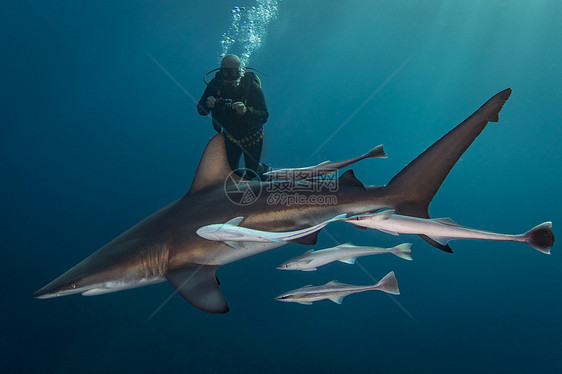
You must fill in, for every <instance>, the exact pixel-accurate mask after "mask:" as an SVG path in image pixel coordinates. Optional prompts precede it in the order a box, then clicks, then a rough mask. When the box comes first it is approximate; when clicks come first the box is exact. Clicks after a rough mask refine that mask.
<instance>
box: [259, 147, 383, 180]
mask: <svg viewBox="0 0 562 374" xmlns="http://www.w3.org/2000/svg"><path fill="white" fill-rule="evenodd" d="M371 157H373V158H386V157H387V156H386V153H384V150H383V146H382V144H381V145H378V146H376V147H375V148H373V149H371V150H370V151H369V152H367V153H365V154H364V155H363V156H359V157H355V158H350V159H349V160H344V161H336V162H330V161H324V162H321V163H319V164H318V165H315V166H308V167H304V168H293V169H276V170H271V171H268V172H267V173H264V174H263V175H265V176H267V177H269V178H273V179H283V180H297V179H307V178H314V177H322V176H326V175H330V174H333V173H335V172H336V171H338V170H340V169H343V168H345V167H347V166H349V165H352V164H354V163H356V162H358V161H361V160H364V159H366V158H371Z"/></svg>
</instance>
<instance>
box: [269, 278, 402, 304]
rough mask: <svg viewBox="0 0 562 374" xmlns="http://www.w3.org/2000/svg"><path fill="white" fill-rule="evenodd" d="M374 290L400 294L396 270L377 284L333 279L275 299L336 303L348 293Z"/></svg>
mask: <svg viewBox="0 0 562 374" xmlns="http://www.w3.org/2000/svg"><path fill="white" fill-rule="evenodd" d="M372 290H377V291H383V292H385V293H388V294H391V295H400V290H399V289H398V280H397V279H396V276H395V275H394V272H393V271H391V272H390V273H388V274H387V275H385V276H384V278H382V279H381V280H380V281H378V282H377V283H376V284H373V285H370V286H355V285H352V284H346V283H341V282H338V281H337V280H333V281H331V282H328V283H326V284H325V285H323V286H313V285H308V286H304V287H301V288H297V289H296V290H292V291H288V292H285V293H284V294H281V295H279V296H277V297H276V298H275V300H277V301H283V302H286V303H299V304H303V305H312V303H313V302H315V301H319V300H325V299H329V300H332V301H333V302H334V303H336V304H341V303H342V301H343V298H344V297H346V296H347V295H350V294H353V293H358V292H364V291H372Z"/></svg>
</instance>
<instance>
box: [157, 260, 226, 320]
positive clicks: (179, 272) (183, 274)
mask: <svg viewBox="0 0 562 374" xmlns="http://www.w3.org/2000/svg"><path fill="white" fill-rule="evenodd" d="M216 269H217V267H216V266H207V265H191V266H187V267H184V268H180V269H175V270H171V271H168V272H167V273H166V279H168V281H169V282H170V283H171V284H172V286H174V288H175V289H176V291H177V292H178V293H179V294H180V295H181V296H182V297H183V298H184V299H185V300H187V301H188V302H189V303H190V304H191V305H193V306H194V307H196V308H197V309H199V310H202V311H204V312H207V313H211V314H222V313H226V312H228V310H229V307H228V304H227V303H226V300H225V298H224V296H223V294H222V293H221V291H220V289H219V283H218V279H217V277H216V275H215V270H216Z"/></svg>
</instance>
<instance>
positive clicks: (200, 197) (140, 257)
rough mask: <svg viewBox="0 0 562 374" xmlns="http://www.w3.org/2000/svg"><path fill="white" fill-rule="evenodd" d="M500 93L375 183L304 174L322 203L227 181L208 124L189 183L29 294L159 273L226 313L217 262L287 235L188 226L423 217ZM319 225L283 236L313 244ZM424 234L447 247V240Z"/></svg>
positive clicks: (146, 280) (157, 278) (202, 305)
mask: <svg viewBox="0 0 562 374" xmlns="http://www.w3.org/2000/svg"><path fill="white" fill-rule="evenodd" d="M510 94H511V89H506V90H503V91H501V92H499V93H498V94H496V95H494V96H493V97H492V98H491V99H489V100H488V101H487V102H486V103H485V104H484V105H482V106H481V107H480V108H479V109H478V110H476V112H474V113H473V114H472V115H470V116H469V117H468V118H467V119H465V120H464V121H462V122H461V123H460V124H459V125H457V126H456V127H454V128H453V129H452V130H451V131H449V132H448V133H447V134H445V135H444V136H443V137H441V138H440V139H439V140H437V141H436V142H435V143H434V144H433V145H431V146H430V147H429V148H427V149H426V150H425V151H424V152H423V153H421V154H420V155H419V156H418V157H417V158H415V159H414V160H413V161H412V162H410V163H409V164H408V165H407V166H406V167H404V168H403V169H402V170H401V171H400V172H399V173H398V174H397V175H396V176H394V177H393V178H392V179H391V180H390V181H389V182H388V183H387V184H386V185H384V186H380V185H379V186H374V185H373V186H372V185H365V184H363V183H362V182H361V181H360V180H359V179H358V178H357V177H356V176H355V174H354V172H353V170H352V169H349V170H347V171H346V172H345V173H343V174H342V175H341V176H340V177H339V178H338V179H337V182H338V188H337V189H336V191H333V190H332V189H330V187H326V186H325V185H324V184H323V183H324V182H325V181H322V180H320V181H315V180H312V181H311V182H310V184H311V185H312V186H313V187H315V188H311V189H310V190H309V191H299V193H300V194H301V195H303V196H305V197H311V196H313V195H314V196H318V194H331V195H334V196H335V198H336V199H332V200H331V203H329V204H325V203H324V204H318V203H313V199H306V200H305V201H304V202H303V203H302V204H283V205H280V204H272V203H271V200H268V197H270V196H271V195H272V194H275V193H276V191H279V190H284V191H287V188H291V186H294V183H292V182H290V181H271V180H269V181H243V180H242V181H234V180H233V178H230V176H231V173H232V170H230V168H229V166H228V161H227V158H226V152H225V145H224V137H223V135H222V134H217V135H215V136H214V137H213V138H212V139H211V140H210V141H209V143H208V144H207V146H206V147H205V150H204V151H203V155H202V157H201V160H200V162H199V165H198V166H197V169H196V172H195V176H194V178H193V182H192V184H191V187H190V188H189V190H188V191H187V193H186V194H185V195H184V196H182V197H180V198H179V199H178V200H176V201H174V202H172V203H170V204H169V205H167V206H165V207H163V208H162V209H160V210H158V211H157V212H155V213H154V214H152V215H150V216H148V217H146V218H145V219H143V220H142V221H141V222H139V223H137V224H136V225H134V226H132V227H131V228H129V229H128V230H126V231H125V232H123V233H122V234H120V235H119V236H117V237H116V238H114V239H113V240H111V241H110V242H109V243H107V244H106V245H104V246H102V247H101V248H99V249H98V250H97V251H95V252H93V253H92V254H91V255H89V256H88V257H86V258H85V259H84V260H82V261H81V262H79V263H78V264H76V265H75V266H73V267H71V268H70V269H69V270H67V271H66V272H64V273H62V274H61V275H60V276H58V277H56V278H55V279H54V280H52V281H51V282H49V283H47V284H46V285H45V286H43V287H42V288H40V289H39V290H38V291H36V292H35V293H34V297H36V298H40V299H46V298H53V297H60V296H66V295H72V294H82V295H85V296H89V295H100V294H105V293H108V292H115V291H120V290H125V289H131V288H135V287H140V286H145V285H149V284H155V283H159V282H166V281H167V282H169V283H170V284H171V285H172V286H173V287H174V289H175V290H176V291H177V293H179V294H180V295H181V296H182V297H183V298H184V299H185V300H186V301H187V302H189V303H190V304H191V305H192V306H194V307H195V308H198V309H199V310H202V311H204V312H207V313H212V314H222V313H226V312H228V311H229V309H230V308H229V306H228V303H227V301H226V298H225V296H224V295H223V293H222V292H221V289H220V285H219V281H218V277H217V274H216V272H217V269H218V268H219V267H220V266H223V265H225V264H230V263H233V262H235V261H238V260H241V259H244V258H247V257H250V256H254V255H257V254H259V253H263V252H266V251H269V250H272V249H274V248H277V247H280V246H281V245H283V244H286V243H288V242H267V243H265V242H264V243H253V244H252V245H251V246H248V247H245V248H241V249H239V250H234V249H233V248H231V247H229V246H228V245H227V244H225V243H223V242H220V241H212V240H207V239H204V238H201V237H200V236H199V235H197V233H196V231H197V229H199V228H200V227H202V226H205V225H210V224H215V223H217V222H227V221H228V220H230V219H232V217H245V218H244V226H245V227H247V228H251V229H256V230H264V231H292V230H300V229H303V228H307V227H312V226H314V225H317V224H319V223H321V222H325V221H326V220H329V219H331V218H333V217H335V216H338V215H340V214H344V213H345V214H348V215H349V216H350V217H351V216H353V215H360V214H368V213H370V212H374V211H376V210H380V209H393V210H395V211H396V212H397V213H398V214H403V215H409V216H414V217H419V218H430V217H429V213H428V208H429V204H430V202H431V200H432V199H433V197H434V195H435V194H436V193H437V191H438V190H439V188H440V186H441V184H442V183H443V181H444V180H445V178H446V177H447V175H448V174H449V172H450V170H451V169H452V167H453V166H454V165H455V163H456V162H457V160H458V159H459V158H460V157H461V155H462V154H463V153H464V152H465V151H466V150H467V149H468V148H469V146H470V145H471V144H472V143H473V142H474V140H475V139H476V138H477V137H478V136H479V135H480V133H481V132H482V131H483V130H484V128H485V127H486V126H487V124H488V123H489V122H498V121H499V112H500V110H501V109H502V107H503V106H504V104H505V102H506V101H507V99H508V98H509V96H510ZM428 128H431V126H428ZM319 179H321V178H319ZM231 184H236V188H237V189H238V190H240V189H246V190H247V191H248V192H251V193H252V194H251V195H252V196H255V197H256V199H255V201H253V203H252V204H237V203H236V202H233V201H232V200H231V199H230V198H229V196H228V193H226V192H228V189H229V188H230V187H231ZM316 187H317V188H316ZM225 191H226V192H225ZM320 232H321V230H319V231H316V232H314V233H312V234H310V235H308V236H304V237H301V238H298V239H295V240H294V241H293V242H297V243H299V244H305V245H313V244H315V243H316V240H317V237H318V234H319V233H320ZM425 239H426V240H427V241H428V242H429V243H430V244H432V245H434V246H436V247H438V248H440V249H442V250H444V251H449V252H451V250H450V248H448V247H445V246H443V245H441V244H439V243H437V242H435V241H434V240H432V239H430V238H425Z"/></svg>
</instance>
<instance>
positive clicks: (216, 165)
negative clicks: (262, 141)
mask: <svg viewBox="0 0 562 374" xmlns="http://www.w3.org/2000/svg"><path fill="white" fill-rule="evenodd" d="M231 173H232V170H231V169H230V166H228V160H227V158H226V150H225V148H224V136H223V135H222V134H217V135H215V136H214V137H213V138H212V139H211V140H210V141H209V143H208V144H207V147H205V151H204V152H203V156H201V161H199V166H197V171H196V172H195V177H194V178H193V182H192V183H191V188H190V189H189V191H188V192H187V193H188V194H192V193H194V192H197V191H199V190H202V189H205V188H207V187H211V186H215V185H218V184H220V183H224V181H225V180H226V178H227V177H228V176H229V175H231V176H232V177H233V178H236V179H240V178H239V177H237V176H236V174H234V173H232V174H231Z"/></svg>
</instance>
